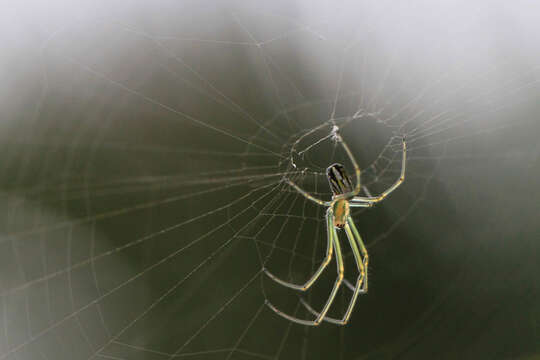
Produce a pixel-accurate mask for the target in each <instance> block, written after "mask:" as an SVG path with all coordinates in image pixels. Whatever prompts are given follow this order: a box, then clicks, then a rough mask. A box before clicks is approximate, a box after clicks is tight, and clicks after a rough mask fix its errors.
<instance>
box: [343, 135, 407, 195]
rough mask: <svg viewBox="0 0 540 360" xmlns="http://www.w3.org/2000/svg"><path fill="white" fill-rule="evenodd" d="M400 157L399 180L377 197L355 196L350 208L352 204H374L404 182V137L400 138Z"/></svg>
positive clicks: (405, 151)
mask: <svg viewBox="0 0 540 360" xmlns="http://www.w3.org/2000/svg"><path fill="white" fill-rule="evenodd" d="M401 141H402V155H401V173H400V175H399V178H398V179H397V180H396V182H395V183H394V184H392V186H390V187H389V188H388V189H386V190H385V191H383V192H382V193H381V194H380V195H379V196H370V197H363V196H355V197H354V198H352V200H351V206H355V205H353V204H361V203H364V204H366V203H367V204H375V203H377V202H379V201H381V200H383V199H384V198H386V197H387V196H388V195H390V193H391V192H392V191H394V190H396V189H397V188H398V187H399V185H401V183H403V181H404V180H405V166H406V163H407V142H406V141H405V137H403V138H402V140H401Z"/></svg>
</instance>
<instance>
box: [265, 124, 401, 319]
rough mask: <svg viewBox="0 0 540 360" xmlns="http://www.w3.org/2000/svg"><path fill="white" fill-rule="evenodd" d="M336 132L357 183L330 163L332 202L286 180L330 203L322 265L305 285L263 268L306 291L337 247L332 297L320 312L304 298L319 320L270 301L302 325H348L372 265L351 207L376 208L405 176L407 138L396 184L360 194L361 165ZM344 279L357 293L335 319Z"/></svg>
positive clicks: (284, 315)
mask: <svg viewBox="0 0 540 360" xmlns="http://www.w3.org/2000/svg"><path fill="white" fill-rule="evenodd" d="M333 132H334V137H335V139H336V140H337V141H338V142H339V143H340V144H341V146H342V147H343V149H344V150H345V152H346V154H347V156H348V157H349V159H350V161H351V163H352V165H353V167H354V172H355V174H356V185H355V186H354V187H353V184H352V181H351V179H350V178H349V176H348V174H347V172H346V170H345V167H344V166H343V165H341V164H337V163H336V164H332V165H330V166H329V167H328V168H327V169H326V176H327V178H328V182H329V184H330V188H331V190H332V194H333V195H332V200H330V201H324V200H321V199H317V198H315V197H314V196H312V195H310V194H309V193H308V192H306V191H305V190H303V189H301V188H300V187H299V186H298V185H296V184H295V183H294V182H292V181H291V180H289V179H286V181H287V183H288V184H289V185H290V186H292V187H293V188H294V189H295V190H296V191H298V192H299V193H300V194H302V195H303V196H305V197H306V198H307V199H309V200H311V201H313V202H315V203H316V204H319V205H322V206H326V207H327V208H328V209H327V211H326V231H327V246H326V256H325V258H324V260H323V262H322V263H321V265H320V266H319V268H318V269H317V270H316V271H315V273H314V274H313V275H312V276H311V277H310V278H309V279H308V280H307V281H306V282H305V283H304V284H301V285H298V284H293V283H290V282H287V281H284V280H282V279H280V278H278V277H277V276H275V275H273V274H272V273H271V272H269V271H268V270H267V269H266V268H263V271H264V272H265V273H266V275H268V277H270V278H271V279H272V280H274V281H275V282H277V283H279V284H281V285H283V286H286V287H289V288H291V289H294V290H299V291H306V290H308V289H309V288H310V287H311V286H312V285H313V284H314V283H315V281H317V279H318V278H319V276H320V275H321V274H322V272H323V271H324V269H325V268H326V266H327V265H328V264H329V263H330V261H331V259H332V254H333V252H334V250H335V257H336V265H337V273H338V275H337V278H336V280H335V282H334V287H333V288H332V291H331V293H330V295H329V297H328V300H327V301H326V304H325V305H324V306H323V308H322V310H321V311H320V312H317V311H316V310H314V309H313V308H312V307H311V306H310V305H309V304H308V303H307V302H306V301H304V300H303V299H301V303H302V304H303V305H304V306H305V307H306V309H307V310H308V311H309V312H310V313H311V314H312V315H314V316H315V319H313V320H304V319H299V318H296V317H294V316H291V315H288V314H286V313H284V312H282V311H281V310H279V309H277V308H276V307H275V306H274V305H272V304H271V303H270V302H269V301H267V302H266V303H267V305H268V307H270V309H272V310H273V311H274V312H275V313H276V314H278V315H280V316H282V317H284V318H285V319H288V320H290V321H293V322H295V323H298V324H302V325H310V326H317V325H319V324H320V323H321V322H322V321H323V320H324V321H327V322H330V323H334V324H338V325H345V324H346V323H347V321H348V320H349V318H350V316H351V313H352V311H353V309H354V305H355V303H356V299H357V297H358V295H359V294H365V293H367V290H368V278H367V268H368V259H369V257H368V253H367V250H366V247H365V245H364V242H363V241H362V238H361V237H360V233H359V232H358V229H357V228H356V226H355V225H354V221H353V219H352V217H351V214H350V208H351V207H365V208H368V207H372V206H373V205H374V204H376V203H378V202H380V201H381V200H383V199H384V198H386V197H387V196H388V195H389V194H390V193H391V192H392V191H394V190H395V189H396V188H397V187H398V186H399V185H401V183H402V182H403V180H404V179H405V163H406V158H407V144H406V142H405V137H403V138H402V141H401V142H402V157H401V173H400V176H399V178H398V179H397V181H396V182H394V184H393V185H391V186H390V187H389V188H388V189H386V190H385V191H383V192H382V193H381V194H380V195H378V196H368V197H363V196H358V194H359V193H360V188H361V182H360V175H361V172H360V168H359V166H358V164H357V162H356V159H355V158H354V156H353V154H352V152H351V150H350V149H349V147H348V146H347V144H346V143H345V142H344V141H343V139H342V138H341V136H340V135H339V134H337V132H336V131H335V130H334V131H333ZM341 229H343V230H345V234H346V235H347V239H348V240H349V245H350V246H351V249H352V252H353V255H354V260H355V262H356V267H357V268H358V272H359V274H358V277H357V279H356V283H355V284H354V285H352V284H351V283H349V282H348V281H347V280H346V279H345V278H344V273H345V270H344V263H343V255H342V252H341V246H340V243H339V239H338V233H337V230H341ZM343 282H344V283H345V284H346V286H347V287H348V288H349V289H351V290H352V292H353V294H352V297H351V300H350V302H349V305H348V306H347V310H346V311H345V314H344V315H343V317H342V318H341V319H335V318H331V317H329V316H326V314H327V312H328V310H329V309H330V306H331V305H332V302H333V301H334V298H335V297H336V295H337V293H338V290H339V288H340V286H341V284H342V283H343Z"/></svg>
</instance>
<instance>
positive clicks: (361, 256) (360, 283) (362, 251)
mask: <svg viewBox="0 0 540 360" xmlns="http://www.w3.org/2000/svg"><path fill="white" fill-rule="evenodd" d="M345 233H346V234H347V238H348V239H349V243H350V245H351V248H352V251H353V254H354V260H355V261H356V266H357V267H358V272H359V274H358V278H357V279H356V286H355V287H354V289H353V295H352V298H351V301H350V302H349V305H348V306H347V310H346V311H345V314H344V315H343V317H342V318H341V319H334V318H331V317H328V316H327V317H325V318H324V321H328V322H331V323H334V324H338V325H345V324H347V322H348V321H349V318H350V316H351V314H352V311H353V309H354V305H355V304H356V299H357V298H358V295H360V294H365V293H366V292H367V266H368V261H369V257H368V254H367V250H366V247H365V246H364V243H363V241H362V238H361V237H360V234H359V233H358V230H357V229H356V226H355V225H354V222H353V220H352V218H351V217H350V216H349V217H348V218H347V224H346V225H345ZM357 243H358V244H357ZM301 302H302V304H303V305H304V306H305V307H306V309H308V311H309V312H311V313H312V314H313V315H315V316H317V315H318V313H317V312H316V311H315V310H314V309H313V308H312V307H311V306H310V305H309V304H308V303H306V302H305V301H304V300H303V299H301Z"/></svg>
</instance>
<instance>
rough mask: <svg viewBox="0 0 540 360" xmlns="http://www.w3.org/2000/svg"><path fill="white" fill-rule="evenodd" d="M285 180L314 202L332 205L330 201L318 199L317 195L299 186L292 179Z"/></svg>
mask: <svg viewBox="0 0 540 360" xmlns="http://www.w3.org/2000/svg"><path fill="white" fill-rule="evenodd" d="M285 181H286V182H287V184H289V185H291V186H292V187H293V188H294V189H295V190H296V191H298V192H299V193H300V194H302V195H304V196H305V197H306V198H307V199H309V200H311V201H313V202H315V203H317V204H319V205H323V206H329V205H330V202H328V201H324V200H320V199H317V198H316V197H314V196H312V195H310V194H309V193H308V192H307V191H305V190H303V189H302V188H301V187H299V186H298V185H296V184H295V183H293V182H292V181H291V180H289V179H285Z"/></svg>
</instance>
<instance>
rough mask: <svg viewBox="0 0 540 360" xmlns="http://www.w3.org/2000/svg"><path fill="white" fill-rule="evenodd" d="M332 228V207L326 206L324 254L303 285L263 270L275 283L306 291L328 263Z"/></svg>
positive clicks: (331, 242) (330, 252)
mask: <svg viewBox="0 0 540 360" xmlns="http://www.w3.org/2000/svg"><path fill="white" fill-rule="evenodd" d="M333 228H334V214H333V213H332V208H328V210H327V211H326V237H327V243H326V256H325V258H324V260H323V262H322V263H321V265H320V266H319V268H318V269H317V271H315V273H314V274H313V275H312V276H311V278H309V280H308V281H306V282H305V283H304V284H303V285H297V284H293V283H290V282H287V281H284V280H281V279H280V278H278V277H277V276H275V275H274V274H272V273H271V272H270V271H268V270H266V268H263V271H264V272H265V273H266V275H268V277H270V278H271V279H272V280H274V281H275V282H277V283H280V284H281V285H283V286H287V287H289V288H291V289H295V290H300V291H306V290H307V289H309V288H310V287H311V285H313V283H314V282H315V281H316V280H317V279H318V278H319V276H320V275H321V274H322V272H323V271H324V269H325V268H326V266H327V265H328V264H329V263H330V260H331V259H332V253H333V249H334V244H333V241H332V238H333V232H332V229H333Z"/></svg>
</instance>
